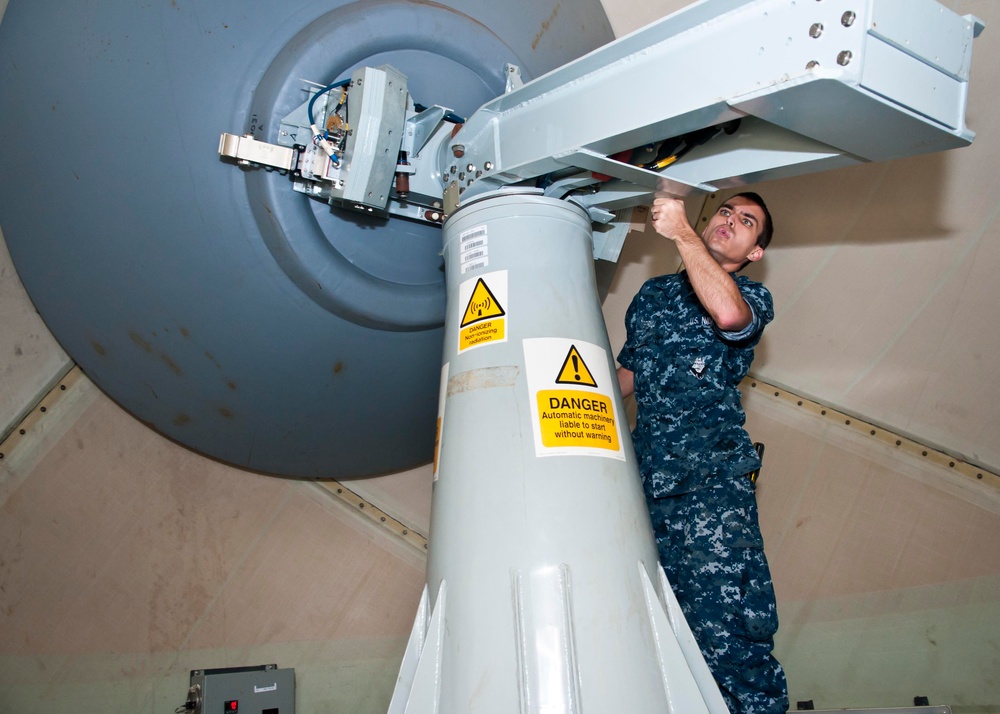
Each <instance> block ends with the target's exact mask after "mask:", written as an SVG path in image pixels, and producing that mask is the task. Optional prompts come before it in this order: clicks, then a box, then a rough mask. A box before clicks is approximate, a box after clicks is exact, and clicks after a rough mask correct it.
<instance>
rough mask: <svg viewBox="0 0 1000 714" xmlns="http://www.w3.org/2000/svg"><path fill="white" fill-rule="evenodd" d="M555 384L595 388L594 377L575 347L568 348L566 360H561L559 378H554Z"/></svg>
mask: <svg viewBox="0 0 1000 714" xmlns="http://www.w3.org/2000/svg"><path fill="white" fill-rule="evenodd" d="M556 384H577V385H581V386H585V387H596V386H597V382H596V381H594V375H592V374H591V373H590V370H589V369H588V368H587V365H586V364H584V362H583V357H581V356H580V353H579V352H578V351H577V349H576V345H573V346H572V347H570V348H569V353H568V354H567V355H566V359H565V360H563V365H562V368H561V369H560V370H559V376H558V377H556Z"/></svg>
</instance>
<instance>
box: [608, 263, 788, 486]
mask: <svg viewBox="0 0 1000 714" xmlns="http://www.w3.org/2000/svg"><path fill="white" fill-rule="evenodd" d="M734 277H735V280H736V284H737V286H738V287H739V289H740V292H741V293H742V294H743V298H744V299H745V300H746V302H747V304H748V305H749V306H750V310H751V312H753V320H752V322H751V323H750V324H749V325H748V326H747V327H746V328H745V329H743V330H741V331H739V332H722V331H721V330H719V329H718V328H717V327H716V326H715V323H714V322H712V319H711V317H709V314H708V312H707V311H706V310H705V308H703V307H702V306H701V303H700V302H698V297H697V296H696V295H695V292H694V288H693V287H692V286H691V283H690V281H689V280H688V277H687V273H686V272H682V273H679V274H675V275H662V276H660V277H656V278H651V279H650V280H648V281H646V283H645V284H644V285H643V286H642V289H641V290H640V291H639V293H638V294H637V295H636V296H635V298H634V299H633V300H632V304H631V305H630V306H629V309H628V313H627V314H626V316H625V327H626V328H627V330H628V337H627V339H626V341H625V345H624V347H622V350H621V352H620V353H619V355H618V364H620V365H621V366H622V367H625V368H626V369H630V370H632V372H633V373H634V375H635V398H636V406H637V413H636V425H635V430H634V431H633V432H632V441H633V444H634V445H635V451H636V457H637V458H638V460H639V472H640V473H641V474H642V480H643V485H644V487H645V489H646V492H647V494H649V495H650V496H652V497H653V498H662V497H664V496H668V495H672V494H679V493H687V492H690V491H696V490H698V489H701V488H703V487H705V486H706V485H708V478H709V477H710V476H712V475H713V474H718V475H723V476H732V475H738V474H744V473H749V472H750V471H753V470H754V469H756V468H758V467H759V466H760V459H759V457H758V456H757V452H756V451H754V448H753V443H752V442H751V441H750V437H749V435H748V434H747V433H746V431H745V430H744V429H743V423H744V422H745V421H746V414H745V413H744V412H743V405H742V403H741V401H740V393H739V390H738V389H737V386H738V385H739V383H740V381H741V380H742V379H743V377H745V376H746V374H747V371H748V370H749V369H750V363H751V362H752V361H753V350H754V347H755V346H756V345H757V342H758V341H759V340H760V336H761V333H762V332H763V331H764V326H765V325H767V323H768V322H770V321H771V320H772V319H773V318H774V307H773V303H772V301H771V294H770V293H769V292H768V290H767V288H765V287H764V286H763V285H762V284H761V283H758V282H754V281H753V280H750V279H749V278H747V277H746V276H743V275H739V276H734Z"/></svg>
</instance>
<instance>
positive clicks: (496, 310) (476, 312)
mask: <svg viewBox="0 0 1000 714" xmlns="http://www.w3.org/2000/svg"><path fill="white" fill-rule="evenodd" d="M505 314H506V313H505V312H504V309H503V306H502V305H500V302H499V301H498V300H497V299H496V296H495V295H494V294H493V293H492V292H491V291H490V289H489V286H487V285H486V283H485V282H483V279H482V278H479V279H478V280H477V281H476V287H475V288H473V289H472V296H471V297H470V298H469V304H468V306H467V307H466V308H465V315H464V317H462V324H461V325H460V327H467V326H468V325H471V324H472V323H474V322H479V321H480V320H489V319H490V318H493V317H502V316H503V315H505Z"/></svg>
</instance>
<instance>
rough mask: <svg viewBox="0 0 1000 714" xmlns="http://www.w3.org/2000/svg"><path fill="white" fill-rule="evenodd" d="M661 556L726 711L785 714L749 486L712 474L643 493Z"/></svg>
mask: <svg viewBox="0 0 1000 714" xmlns="http://www.w3.org/2000/svg"><path fill="white" fill-rule="evenodd" d="M647 499H648V501H649V506H650V514H651V516H652V519H653V531H654V533H655V535H656V543H657V547H658V549H659V554H660V562H661V563H662V564H663V569H664V570H665V571H666V574H667V578H669V580H670V584H671V585H672V586H673V589H674V593H675V594H676V595H677V600H678V601H679V602H680V605H681V609H682V610H683V611H684V615H685V617H686V618H687V621H688V624H689V625H690V626H691V630H692V631H693V632H694V636H695V639H696V640H697V641H698V645H699V647H700V648H701V651H702V654H703V655H704V656H705V661H706V662H707V663H708V666H709V668H710V669H711V670H712V674H713V675H714V676H715V679H716V681H717V682H718V684H719V688H720V689H721V690H722V695H723V697H724V698H725V699H726V704H727V705H728V706H729V710H730V711H731V712H732V713H733V714H784V712H786V711H787V710H788V689H787V685H786V683H785V673H784V670H783V669H782V668H781V665H780V664H779V663H778V661H777V660H776V659H775V658H774V656H773V655H772V654H771V650H772V648H773V647H774V633H775V632H776V631H777V629H778V614H777V608H776V606H775V601H774V589H773V587H772V585H771V572H770V570H769V569H768V567H767V559H766V558H765V557H764V542H763V539H762V537H761V535H760V527H759V525H758V522H757V501H756V497H755V496H754V485H753V483H751V481H750V479H749V478H747V477H746V476H738V477H732V478H723V477H718V478H716V479H715V483H713V484H712V485H710V486H708V487H706V488H704V489H701V490H698V491H692V492H690V493H684V494H679V495H674V496H667V497H665V498H656V499H653V498H649V497H648V496H647Z"/></svg>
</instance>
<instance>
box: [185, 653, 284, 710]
mask: <svg viewBox="0 0 1000 714" xmlns="http://www.w3.org/2000/svg"><path fill="white" fill-rule="evenodd" d="M183 711H189V712H193V713H194V714H295V670H294V669H291V668H289V669H278V665H276V664H262V665H259V666H256V667H229V668H227V669H193V670H191V684H190V688H189V689H188V699H187V703H186V704H185V705H184V708H183Z"/></svg>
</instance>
